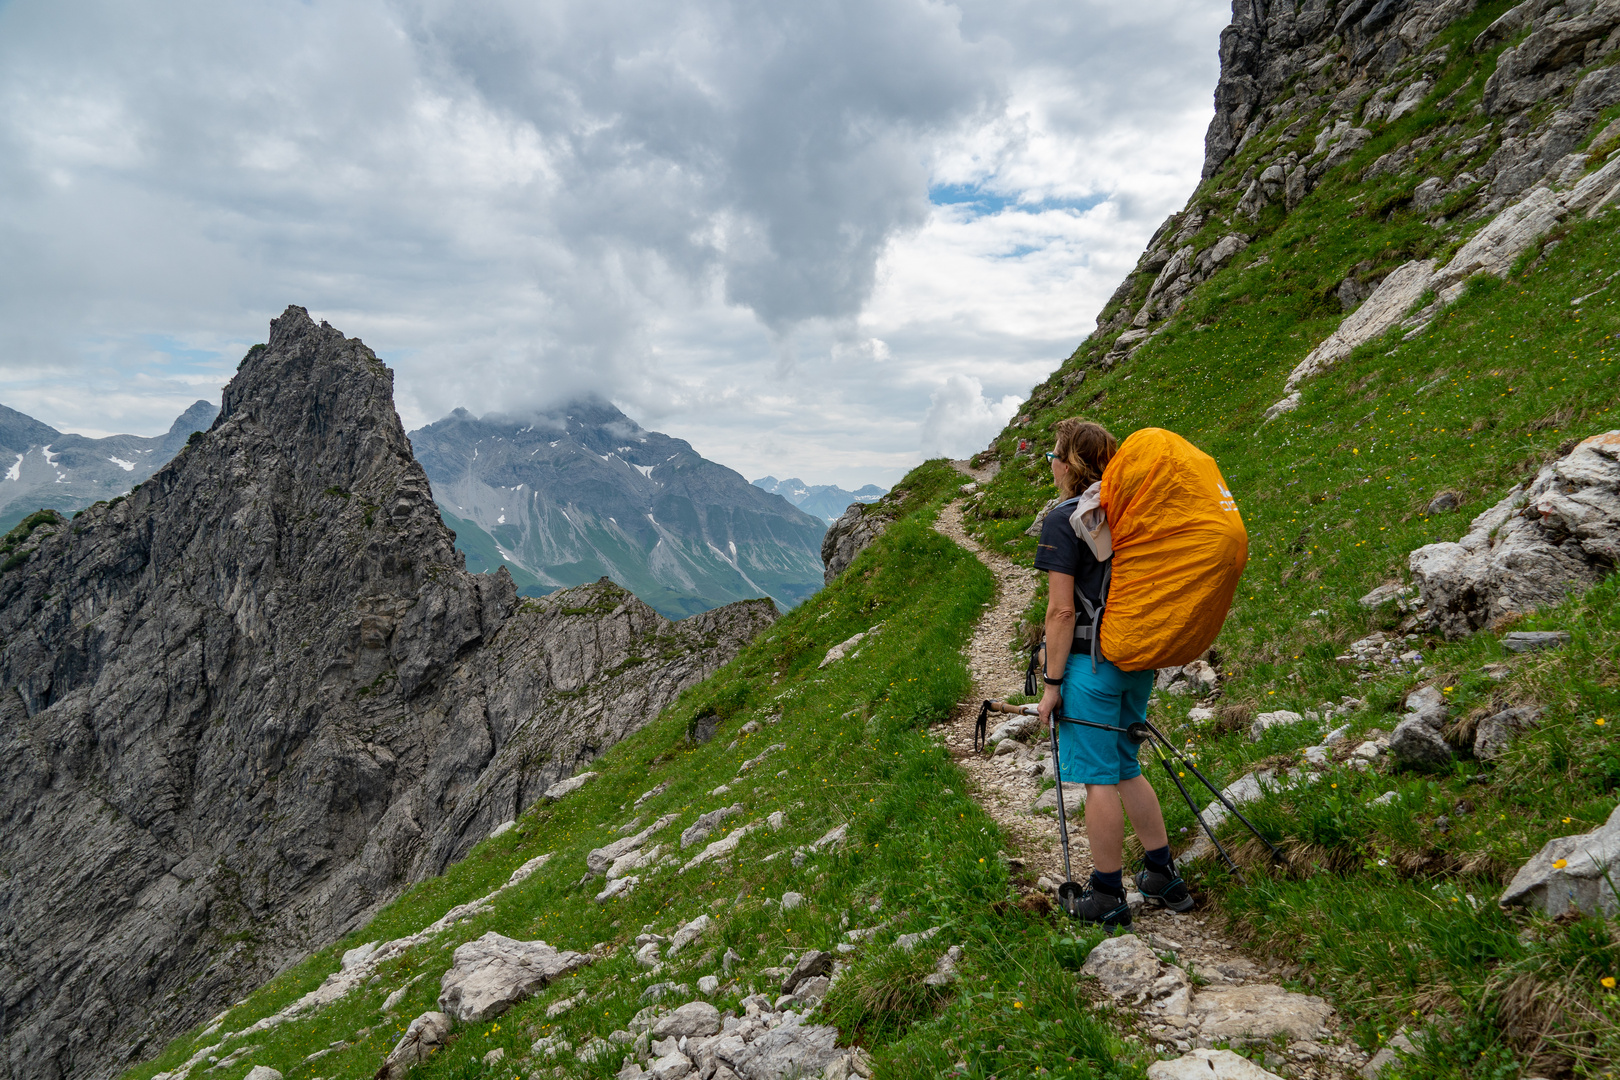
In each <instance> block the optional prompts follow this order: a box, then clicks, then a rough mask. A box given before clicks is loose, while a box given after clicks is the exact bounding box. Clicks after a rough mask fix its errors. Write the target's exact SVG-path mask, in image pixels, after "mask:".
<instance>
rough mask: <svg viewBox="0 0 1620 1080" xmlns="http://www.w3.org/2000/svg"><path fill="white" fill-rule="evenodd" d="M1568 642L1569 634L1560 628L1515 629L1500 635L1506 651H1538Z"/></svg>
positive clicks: (1558, 647) (1555, 647)
mask: <svg viewBox="0 0 1620 1080" xmlns="http://www.w3.org/2000/svg"><path fill="white" fill-rule="evenodd" d="M1568 644H1569V635H1568V634H1566V633H1564V632H1563V631H1562V630H1515V631H1513V632H1512V633H1509V634H1503V635H1502V648H1504V649H1506V650H1507V651H1508V652H1540V651H1541V650H1543V649H1561V648H1563V647H1564V646H1565V645H1568Z"/></svg>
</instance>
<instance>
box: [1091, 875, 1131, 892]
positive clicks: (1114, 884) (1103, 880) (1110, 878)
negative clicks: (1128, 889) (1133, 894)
mask: <svg viewBox="0 0 1620 1080" xmlns="http://www.w3.org/2000/svg"><path fill="white" fill-rule="evenodd" d="M1091 887H1092V888H1093V889H1097V890H1100V891H1102V892H1105V893H1112V894H1113V895H1115V896H1124V895H1125V871H1124V870H1114V871H1112V872H1110V873H1107V874H1105V873H1103V872H1102V871H1101V870H1093V871H1092V872H1091Z"/></svg>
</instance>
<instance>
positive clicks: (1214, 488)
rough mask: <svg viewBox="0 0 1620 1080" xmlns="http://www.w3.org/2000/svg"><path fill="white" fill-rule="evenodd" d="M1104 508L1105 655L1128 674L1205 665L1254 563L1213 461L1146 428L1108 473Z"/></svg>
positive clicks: (1100, 493)
mask: <svg viewBox="0 0 1620 1080" xmlns="http://www.w3.org/2000/svg"><path fill="white" fill-rule="evenodd" d="M1091 494H1092V492H1091V491H1087V493H1086V495H1082V496H1081V498H1080V502H1081V503H1087V502H1089V500H1088V499H1087V496H1088V495H1091ZM1096 501H1097V504H1098V506H1099V507H1100V508H1101V510H1102V512H1103V513H1104V515H1105V516H1106V520H1105V521H1104V522H1103V523H1102V530H1101V536H1103V537H1106V538H1107V540H1108V542H1109V544H1110V546H1111V548H1112V555H1113V557H1112V558H1111V559H1110V560H1109V567H1108V568H1109V572H1110V573H1109V579H1110V580H1109V583H1108V586H1107V588H1106V589H1105V593H1104V597H1103V600H1104V605H1105V606H1106V608H1107V611H1108V614H1109V615H1110V616H1111V617H1110V618H1108V619H1107V620H1105V621H1103V623H1102V632H1101V634H1100V635H1097V638H1098V639H1100V644H1101V650H1102V655H1104V656H1106V657H1107V658H1108V659H1109V660H1111V661H1112V662H1113V663H1114V664H1115V665H1116V666H1118V667H1119V668H1121V669H1122V670H1124V671H1147V670H1150V669H1152V668H1161V667H1179V666H1180V665H1182V664H1189V663H1191V662H1192V661H1194V660H1197V659H1198V658H1199V657H1201V656H1203V655H1204V653H1205V652H1207V651H1208V649H1209V647H1210V646H1211V645H1213V644H1214V643H1215V638H1216V635H1218V634H1219V633H1220V631H1221V624H1222V623H1224V622H1225V621H1226V613H1227V611H1228V610H1229V609H1230V608H1231V606H1232V597H1233V595H1234V594H1235V593H1236V592H1237V585H1238V579H1239V578H1240V577H1242V575H1243V568H1244V566H1246V565H1247V564H1248V561H1249V534H1248V532H1247V531H1246V530H1245V529H1244V527H1243V518H1242V516H1241V515H1240V514H1239V513H1238V508H1237V502H1236V500H1235V499H1233V497H1232V492H1231V491H1230V490H1229V489H1228V488H1227V486H1226V480H1225V478H1224V477H1222V476H1221V471H1220V469H1219V467H1217V466H1216V464H1215V459H1214V458H1212V457H1210V456H1209V455H1208V454H1206V453H1204V452H1203V451H1202V450H1199V449H1198V448H1197V447H1195V446H1194V445H1193V444H1192V443H1190V442H1188V441H1187V440H1186V439H1183V438H1182V437H1181V436H1180V435H1177V434H1175V433H1174V432H1172V431H1166V430H1164V429H1163V428H1143V429H1142V430H1140V431H1137V432H1135V433H1133V434H1132V435H1131V436H1130V437H1129V438H1127V439H1126V440H1125V442H1124V443H1122V444H1121V445H1120V448H1119V451H1118V453H1116V454H1115V455H1114V458H1113V460H1112V461H1110V462H1109V463H1108V468H1107V469H1105V470H1104V471H1103V478H1102V481H1101V485H1100V487H1099V488H1098V489H1097V492H1096ZM1082 509H1084V507H1078V508H1077V510H1076V516H1079V513H1080V510H1082ZM1071 523H1072V519H1071ZM1093 523H1094V522H1093ZM1085 524H1086V522H1081V526H1083V525H1085ZM1075 531H1076V533H1077V534H1078V535H1079V536H1080V537H1081V538H1082V539H1085V540H1086V541H1087V543H1090V544H1093V547H1094V550H1095V549H1096V547H1097V542H1096V540H1094V539H1093V538H1091V537H1088V536H1087V534H1086V533H1085V532H1083V531H1081V527H1080V526H1077V527H1076V530H1075ZM1099 557H1100V556H1099ZM1101 612H1102V607H1098V609H1097V614H1098V615H1099V616H1100V615H1101ZM1078 614H1079V612H1078V611H1077V612H1076V615H1077V617H1078ZM1076 625H1077V626H1078V619H1077V623H1076ZM1095 640H1096V639H1094V643H1095ZM1076 644H1077V645H1078V642H1077V643H1076ZM1093 655H1095V654H1093Z"/></svg>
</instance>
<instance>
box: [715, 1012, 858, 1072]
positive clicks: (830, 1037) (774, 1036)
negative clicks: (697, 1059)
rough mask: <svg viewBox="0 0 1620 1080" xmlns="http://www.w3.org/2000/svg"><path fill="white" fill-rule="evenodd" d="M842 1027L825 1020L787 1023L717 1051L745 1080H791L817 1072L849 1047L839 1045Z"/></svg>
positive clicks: (726, 1063)
mask: <svg viewBox="0 0 1620 1080" xmlns="http://www.w3.org/2000/svg"><path fill="white" fill-rule="evenodd" d="M837 1044H838V1029H837V1028H835V1027H829V1026H827V1025H823V1024H817V1025H804V1024H799V1023H796V1022H787V1023H783V1024H782V1025H781V1026H779V1027H776V1028H773V1029H771V1030H770V1031H767V1032H766V1033H765V1034H763V1035H761V1036H760V1037H759V1038H757V1039H755V1040H754V1041H753V1042H750V1043H746V1044H744V1045H743V1047H742V1048H741V1049H736V1048H728V1049H727V1050H726V1051H721V1052H719V1053H717V1054H716V1058H717V1060H720V1061H722V1062H723V1063H724V1064H725V1065H726V1066H727V1067H729V1068H730V1069H731V1070H732V1071H733V1072H735V1073H736V1074H737V1075H738V1076H739V1077H741V1078H742V1080H788V1078H790V1077H803V1076H815V1075H816V1074H818V1073H820V1072H821V1071H822V1070H823V1069H825V1068H827V1066H829V1065H831V1064H832V1063H833V1062H834V1061H836V1060H838V1059H839V1058H841V1057H843V1056H844V1054H845V1051H842V1050H839V1049H838V1045H837Z"/></svg>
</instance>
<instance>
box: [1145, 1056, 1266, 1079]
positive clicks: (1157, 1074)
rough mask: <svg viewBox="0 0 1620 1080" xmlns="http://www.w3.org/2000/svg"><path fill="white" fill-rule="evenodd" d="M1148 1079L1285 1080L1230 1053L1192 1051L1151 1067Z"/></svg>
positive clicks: (1156, 1062)
mask: <svg viewBox="0 0 1620 1080" xmlns="http://www.w3.org/2000/svg"><path fill="white" fill-rule="evenodd" d="M1147 1076H1148V1080H1282V1078H1281V1077H1279V1076H1278V1075H1277V1074H1276V1073H1272V1072H1267V1071H1266V1070H1265V1069H1262V1068H1261V1067H1260V1066H1258V1065H1256V1064H1255V1063H1254V1062H1252V1061H1250V1060H1249V1059H1248V1058H1246V1057H1243V1056H1242V1055H1240V1054H1234V1053H1233V1052H1232V1051H1230V1050H1193V1051H1191V1052H1190V1053H1186V1054H1183V1055H1182V1056H1181V1057H1178V1058H1174V1059H1172V1060H1170V1061H1155V1062H1154V1063H1153V1064H1151V1065H1149V1066H1148V1069H1147Z"/></svg>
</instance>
